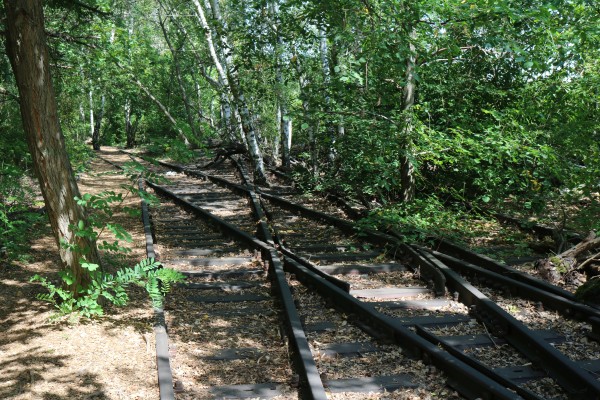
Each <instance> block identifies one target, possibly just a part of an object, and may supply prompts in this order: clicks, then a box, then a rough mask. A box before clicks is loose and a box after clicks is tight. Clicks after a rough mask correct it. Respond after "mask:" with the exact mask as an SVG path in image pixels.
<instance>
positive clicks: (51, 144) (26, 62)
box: [4, 0, 99, 294]
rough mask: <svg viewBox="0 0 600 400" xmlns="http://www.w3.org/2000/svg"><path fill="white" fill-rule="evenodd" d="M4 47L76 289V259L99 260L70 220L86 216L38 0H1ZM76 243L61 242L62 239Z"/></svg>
mask: <svg viewBox="0 0 600 400" xmlns="http://www.w3.org/2000/svg"><path fill="white" fill-rule="evenodd" d="M4 7H5V10H6V14H7V18H6V25H7V26H6V49H7V54H8V58H9V59H10V63H11V66H12V70H13V73H14V75H15V79H16V83H17V87H18V89H19V95H20V100H21V101H20V109H21V117H22V120H23V130H24V132H25V137H26V139H27V145H28V147H29V151H30V153H31V157H32V160H33V168H34V171H35V174H36V176H37V178H38V181H39V183H40V187H41V191H42V195H43V196H44V202H45V204H46V210H47V212H48V218H49V220H50V225H51V227H52V231H53V233H54V237H55V239H56V243H57V245H58V247H59V252H60V257H61V260H62V262H63V263H64V266H65V267H66V268H68V269H69V270H70V271H71V272H72V274H73V277H74V280H75V281H74V282H73V284H72V285H71V287H70V289H71V290H72V291H73V293H75V294H76V293H77V290H78V288H79V287H80V286H81V285H86V284H87V283H89V275H88V273H87V270H85V269H84V268H82V267H81V263H80V261H81V259H82V257H85V258H86V260H87V261H88V262H92V263H99V257H98V252H97V248H96V244H95V243H94V241H92V240H90V239H89V238H87V237H77V236H75V234H74V232H73V230H72V226H77V224H78V223H79V221H84V220H85V212H84V210H83V209H82V208H81V207H80V206H79V205H78V204H77V203H76V202H75V199H74V198H75V196H80V193H79V188H78V187H77V182H76V181H75V177H74V174H73V170H72V168H71V163H70V162H69V158H68V155H67V150H66V147H65V140H64V136H63V134H62V131H61V127H60V123H59V118H58V113H57V105H56V98H55V95H54V89H53V87H52V82H51V79H50V70H49V61H48V49H47V46H46V36H45V33H44V15H43V10H42V4H41V1H36V0H4ZM63 242H64V243H67V244H70V245H75V246H76V247H74V248H65V247H64V246H62V245H61V244H62V243H63Z"/></svg>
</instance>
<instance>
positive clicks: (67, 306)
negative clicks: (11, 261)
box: [31, 162, 184, 318]
mask: <svg viewBox="0 0 600 400" xmlns="http://www.w3.org/2000/svg"><path fill="white" fill-rule="evenodd" d="M124 173H125V174H126V175H127V176H128V177H129V179H130V182H131V183H130V184H129V185H123V186H122V188H123V189H125V190H126V192H125V193H126V194H123V193H117V192H115V191H110V190H109V191H104V192H101V193H99V194H96V195H91V194H84V195H82V196H81V198H78V197H76V198H75V200H76V201H77V203H78V204H79V205H81V206H82V207H85V208H86V209H87V210H90V211H91V212H90V213H89V216H88V217H87V218H86V219H85V220H82V221H79V222H78V224H77V225H76V226H70V229H71V230H72V231H73V232H74V234H75V235H76V236H79V237H86V238H88V239H91V242H93V243H97V244H98V249H99V250H100V251H102V252H104V253H105V254H106V255H110V256H109V257H104V259H105V260H106V261H105V262H109V263H110V262H111V261H112V262H113V265H111V270H114V272H108V269H107V268H106V266H105V265H102V266H101V265H99V264H97V263H93V262H89V261H88V260H86V259H85V257H84V258H82V259H81V260H80V264H81V266H82V268H83V269H84V270H85V271H86V272H87V274H88V276H89V283H88V284H86V285H82V286H79V287H77V288H76V289H75V290H74V291H73V290H71V289H70V288H69V287H70V285H72V284H73V282H75V278H74V276H73V273H72V271H71V270H69V269H65V270H62V271H61V272H60V273H59V277H60V282H59V283H58V284H57V283H55V282H53V281H52V280H50V279H48V278H46V277H43V276H40V275H35V276H33V277H32V278H31V281H34V282H39V283H40V284H41V285H42V286H43V287H44V288H45V289H46V290H47V291H48V292H47V293H43V294H38V295H37V298H38V299H40V300H43V301H47V302H49V303H51V304H52V305H54V307H55V308H56V309H57V310H58V314H57V316H63V315H68V314H75V315H79V316H82V317H85V318H90V317H95V316H101V315H103V314H104V306H105V305H106V304H112V305H114V306H124V305H126V304H127V303H128V301H129V296H128V294H127V291H126V289H127V287H128V286H130V285H135V286H140V287H143V288H145V290H146V292H147V294H148V296H149V297H150V299H151V301H152V303H153V305H154V306H155V307H161V306H162V302H163V298H164V295H165V294H166V293H168V292H169V291H170V290H171V288H172V286H173V284H175V283H178V282H181V281H183V279H184V276H183V275H182V274H181V273H179V272H178V271H175V270H173V269H170V268H163V267H162V265H161V264H160V262H158V261H157V260H154V259H152V258H150V259H144V260H141V261H140V262H138V263H137V264H135V265H134V266H133V267H131V266H128V265H125V264H124V263H123V260H126V258H125V257H124V255H125V254H127V253H129V252H130V251H131V250H130V249H129V248H128V247H125V246H124V245H122V242H123V241H124V242H128V243H129V242H131V241H132V238H131V235H130V234H129V233H128V232H127V231H126V230H125V229H124V228H123V226H121V225H120V224H118V223H116V222H115V221H114V219H115V218H114V216H115V211H116V210H118V209H120V210H121V211H124V212H127V213H129V214H131V215H137V214H139V211H138V210H137V209H133V208H128V207H124V206H123V203H124V201H125V200H126V198H127V197H128V196H129V195H131V194H134V195H138V196H140V197H142V198H143V199H144V200H145V201H147V202H149V203H154V204H155V203H157V201H158V200H157V198H156V197H154V196H151V195H149V194H148V193H147V192H145V191H141V190H139V189H137V188H136V187H135V183H136V182H137V180H138V178H139V177H140V176H141V175H142V174H144V175H149V174H148V173H147V171H146V170H145V169H144V167H143V166H141V165H140V164H139V163H135V162H131V163H128V164H127V165H126V166H125V168H124ZM105 231H109V232H111V234H112V236H113V237H114V238H115V239H116V240H114V241H108V240H106V239H104V240H102V242H99V238H100V236H101V235H102V234H103V233H104V232H105ZM62 246H63V248H65V249H68V250H72V251H73V250H76V251H78V252H79V253H80V254H87V253H88V252H87V251H86V249H80V248H78V245H76V244H72V243H62Z"/></svg>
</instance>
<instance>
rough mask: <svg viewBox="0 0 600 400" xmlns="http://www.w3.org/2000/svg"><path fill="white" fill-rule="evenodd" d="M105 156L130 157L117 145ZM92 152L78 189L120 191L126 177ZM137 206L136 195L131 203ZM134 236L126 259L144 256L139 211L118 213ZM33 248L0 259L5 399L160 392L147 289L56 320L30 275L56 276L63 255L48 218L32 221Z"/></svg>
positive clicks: (0, 389) (1, 388) (0, 394)
mask: <svg viewBox="0 0 600 400" xmlns="http://www.w3.org/2000/svg"><path fill="white" fill-rule="evenodd" d="M100 155H101V156H102V157H105V158H109V159H111V160H114V161H117V160H121V161H122V160H126V159H127V157H126V156H124V155H122V154H120V153H118V152H117V151H116V149H111V148H104V149H103V151H102V152H100ZM114 171H115V168H114V167H112V166H110V165H109V164H107V163H106V162H104V161H102V160H100V159H95V160H93V161H92V163H91V165H90V172H88V173H86V174H83V175H82V176H81V179H80V182H79V187H80V190H81V193H82V194H83V193H92V194H94V193H98V192H100V191H103V190H114V191H117V192H119V191H123V189H121V187H120V186H121V185H122V184H125V183H127V180H126V179H125V178H123V177H122V176H120V175H116V174H114V173H113V172H114ZM124 205H127V206H130V207H138V205H139V199H137V198H135V197H132V196H131V195H130V196H129V197H128V198H127V201H126V204H124ZM116 217H117V220H118V222H119V223H121V224H122V225H123V226H124V227H125V228H126V229H127V230H128V231H129V232H130V233H131V234H132V236H133V239H134V240H133V243H130V244H128V246H129V247H131V248H132V252H131V253H130V254H128V255H127V257H124V258H123V260H122V261H124V262H125V263H127V264H128V265H133V264H135V263H136V262H138V261H139V260H140V259H142V258H144V257H145V254H144V236H143V231H142V225H141V223H140V221H139V218H137V217H131V216H129V215H127V214H125V213H121V214H117V215H116ZM30 232H31V241H30V248H29V250H28V252H27V253H26V254H22V255H21V256H20V257H19V260H9V259H0V376H1V377H2V379H0V398H1V399H65V400H66V399H115V400H117V399H119V400H121V399H156V398H158V389H157V385H156V382H157V377H156V364H155V353H154V335H153V332H152V324H153V313H152V309H151V306H150V303H149V302H148V301H147V299H146V295H145V293H143V292H142V291H141V290H135V291H132V292H131V299H132V302H131V303H130V304H129V305H128V306H127V307H125V308H120V309H116V308H107V309H106V316H104V317H103V318H101V319H96V320H93V321H89V320H88V321H83V320H82V321H71V322H69V321H66V320H65V319H60V320H58V321H54V322H53V321H51V319H50V318H51V316H52V315H53V313H54V309H53V307H52V306H51V305H49V304H48V303H44V302H42V301H39V300H36V298H35V295H36V294H37V293H42V292H43V291H44V289H43V288H42V287H41V286H40V285H38V284H35V283H30V282H29V278H30V277H32V276H33V275H35V274H40V275H44V276H48V277H50V278H51V279H53V280H56V278H57V275H56V273H57V272H58V270H59V269H60V259H59V257H58V251H57V248H56V243H55V242H54V239H53V238H52V236H51V232H50V228H49V225H48V224H46V225H45V226H38V227H32V229H31V230H30Z"/></svg>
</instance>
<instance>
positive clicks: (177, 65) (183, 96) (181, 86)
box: [159, 16, 198, 138]
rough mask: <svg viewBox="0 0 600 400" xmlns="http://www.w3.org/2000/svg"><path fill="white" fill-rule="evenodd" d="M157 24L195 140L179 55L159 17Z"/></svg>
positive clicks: (195, 135) (194, 129)
mask: <svg viewBox="0 0 600 400" xmlns="http://www.w3.org/2000/svg"><path fill="white" fill-rule="evenodd" d="M159 24H160V28H161V29H162V32H163V36H164V38H165V42H167V46H169V51H170V52H171V55H172V56H173V65H174V67H175V75H176V77H177V83H178V84H179V90H180V92H181V99H182V100H183V107H184V109H185V116H186V118H187V122H188V125H189V126H190V130H191V132H192V136H193V137H195V138H197V137H198V134H197V132H196V127H195V125H196V124H195V123H194V117H193V116H192V109H191V107H190V102H189V100H188V96H187V91H186V90H185V85H184V83H183V78H182V77H181V67H180V63H179V55H178V54H177V49H176V48H175V47H173V44H172V43H171V40H170V39H169V34H168V33H167V28H166V26H165V22H164V21H163V20H162V18H161V17H160V16H159Z"/></svg>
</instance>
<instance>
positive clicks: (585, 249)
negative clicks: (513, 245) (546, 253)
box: [535, 232, 600, 283]
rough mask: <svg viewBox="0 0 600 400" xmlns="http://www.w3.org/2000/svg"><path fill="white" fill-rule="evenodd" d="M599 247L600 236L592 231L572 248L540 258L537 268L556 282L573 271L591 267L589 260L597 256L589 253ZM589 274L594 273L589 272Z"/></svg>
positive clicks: (544, 276)
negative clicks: (590, 255) (591, 255)
mask: <svg viewBox="0 0 600 400" xmlns="http://www.w3.org/2000/svg"><path fill="white" fill-rule="evenodd" d="M599 248H600V237H596V234H595V233H594V232H591V233H590V234H589V235H588V236H587V237H586V238H585V239H583V240H582V241H581V242H579V243H578V244H576V245H575V246H573V247H571V248H570V249H568V250H566V251H564V252H562V253H560V254H557V255H555V256H552V257H549V258H545V259H543V260H538V261H537V262H536V263H535V268H536V269H537V270H538V271H539V273H540V275H541V276H542V277H543V278H544V279H546V280H548V281H550V282H552V283H556V282H558V281H559V280H560V279H561V278H562V277H564V276H565V275H567V274H569V273H570V272H572V271H575V270H578V269H579V270H583V269H584V268H583V267H591V265H589V264H590V263H589V262H590V261H592V260H593V259H595V258H596V256H593V257H592V258H590V257H589V255H588V254H589V252H591V251H597V250H598V249H599ZM588 269H591V268H588ZM588 275H593V274H589V273H588Z"/></svg>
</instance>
